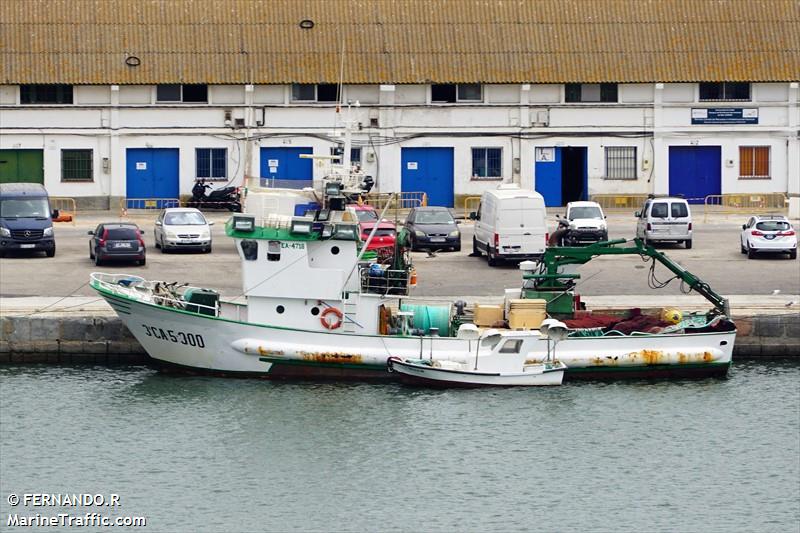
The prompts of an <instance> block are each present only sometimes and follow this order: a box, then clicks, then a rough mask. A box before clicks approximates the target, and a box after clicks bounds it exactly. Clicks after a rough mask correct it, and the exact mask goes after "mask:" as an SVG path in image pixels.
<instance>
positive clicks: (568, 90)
mask: <svg viewBox="0 0 800 533" xmlns="http://www.w3.org/2000/svg"><path fill="white" fill-rule="evenodd" d="M564 101H565V102H616V101H617V84H616V83H567V84H565V85H564Z"/></svg>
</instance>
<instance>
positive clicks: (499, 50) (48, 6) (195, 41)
mask: <svg viewBox="0 0 800 533" xmlns="http://www.w3.org/2000/svg"><path fill="white" fill-rule="evenodd" d="M302 20H310V21H313V28H310V29H303V28H301V27H300V21H302ZM342 51H344V54H342ZM129 56H135V57H136V58H138V59H139V61H140V64H139V65H138V66H128V65H126V63H125V60H126V58H128V57H129ZM340 72H343V75H342V79H343V81H344V83H426V82H441V83H457V82H465V83H467V82H481V83H524V82H531V83H563V82H601V81H606V82H653V81H664V82H670V81H796V80H798V79H800V0H592V1H590V0H2V1H0V83H12V84H14V83H70V84H109V83H119V84H145V83H146V84H152V83H222V84H224V83H248V82H249V83H291V82H298V83H323V82H336V81H339V78H340Z"/></svg>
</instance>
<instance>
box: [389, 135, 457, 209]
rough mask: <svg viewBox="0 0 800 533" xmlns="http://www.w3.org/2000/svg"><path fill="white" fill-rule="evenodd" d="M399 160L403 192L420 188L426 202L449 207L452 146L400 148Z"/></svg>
mask: <svg viewBox="0 0 800 533" xmlns="http://www.w3.org/2000/svg"><path fill="white" fill-rule="evenodd" d="M400 159H401V163H400V164H401V165H402V170H401V173H400V175H401V180H402V182H401V184H400V188H401V190H402V191H403V192H417V191H421V192H424V193H425V194H427V196H428V205H438V206H442V207H453V175H454V166H453V149H452V148H403V149H402V151H401V156H400Z"/></svg>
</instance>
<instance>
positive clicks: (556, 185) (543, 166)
mask: <svg viewBox="0 0 800 533" xmlns="http://www.w3.org/2000/svg"><path fill="white" fill-rule="evenodd" d="M534 182H535V187H534V189H535V190H536V192H538V193H539V194H541V195H542V196H544V205H546V206H547V207H557V206H560V205H563V204H562V203H561V148H560V147H558V146H553V147H539V148H536V163H535V168H534Z"/></svg>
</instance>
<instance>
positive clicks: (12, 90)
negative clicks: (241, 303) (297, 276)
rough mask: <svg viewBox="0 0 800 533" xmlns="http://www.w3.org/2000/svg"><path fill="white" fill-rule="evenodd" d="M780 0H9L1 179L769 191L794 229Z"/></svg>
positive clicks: (466, 192) (793, 118)
mask: <svg viewBox="0 0 800 533" xmlns="http://www.w3.org/2000/svg"><path fill="white" fill-rule="evenodd" d="M798 35H800V2H797V1H796V0H760V1H759V0H753V1H748V2H740V1H736V0H713V1H710V0H598V1H595V2H582V1H579V0H537V1H526V0H519V1H509V0H404V1H393V0H270V1H258V0H224V1H223V0H193V1H189V0H174V1H171V2H162V1H158V0H71V1H66V0H53V1H43V0H42V1H38V0H5V1H4V2H1V3H0V43H1V45H0V181H2V182H8V181H19V180H26V181H38V182H41V183H44V185H45V186H46V187H47V189H48V190H49V191H50V192H51V194H53V195H57V196H67V197H73V198H76V200H78V202H79V204H80V205H82V206H84V207H89V206H95V207H98V208H109V207H111V208H113V207H115V206H116V205H117V203H118V202H119V201H120V199H126V198H127V199H131V198H141V199H147V198H176V197H179V196H182V195H183V196H185V195H188V194H190V192H191V189H192V186H193V185H194V183H195V180H197V179H199V178H205V179H210V180H213V181H216V182H218V184H219V185H222V184H228V183H230V184H235V185H239V184H243V183H244V182H245V179H246V178H247V177H260V178H262V182H265V183H277V184H282V185H286V184H289V185H295V186H302V185H306V184H308V183H310V182H312V181H313V180H314V179H319V178H321V175H322V173H323V172H324V169H323V168H322V167H320V166H318V165H317V164H315V163H314V160H312V159H307V158H300V157H299V155H300V154H315V155H330V154H332V153H338V152H337V150H341V146H342V143H343V131H344V129H345V128H346V127H347V126H348V125H350V128H351V130H352V132H353V133H352V137H353V149H352V151H351V155H352V158H353V160H354V161H355V162H356V163H358V164H359V165H360V166H361V167H362V168H363V170H365V172H366V173H367V174H371V175H373V176H375V177H376V180H377V188H378V190H380V191H387V192H388V191H401V190H402V191H424V192H426V193H427V195H428V198H429V203H431V204H436V205H445V206H453V205H461V204H460V202H461V201H462V199H463V198H464V197H466V196H472V195H478V194H480V193H481V192H482V191H483V190H485V189H487V188H494V187H496V186H497V184H498V183H501V182H517V183H519V184H521V185H522V186H523V187H530V188H534V189H536V190H538V191H540V192H541V193H542V194H543V195H544V196H545V198H546V201H547V203H548V205H551V206H555V205H563V204H564V203H566V202H568V201H571V200H578V199H587V198H589V197H591V196H592V195H597V194H619V195H635V194H647V193H656V194H682V195H684V196H686V197H687V198H690V199H692V201H696V202H702V201H703V200H704V199H705V198H707V197H713V196H716V195H724V194H733V193H752V194H761V193H783V194H785V195H786V196H787V197H788V198H789V199H790V202H791V210H790V211H791V214H792V215H793V216H800V143H799V141H798V130H800V107H799V106H800V89H799V88H798V82H799V81H800V39H798V37H797V36H798Z"/></svg>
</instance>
